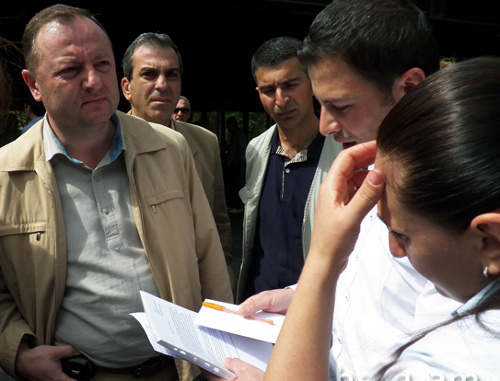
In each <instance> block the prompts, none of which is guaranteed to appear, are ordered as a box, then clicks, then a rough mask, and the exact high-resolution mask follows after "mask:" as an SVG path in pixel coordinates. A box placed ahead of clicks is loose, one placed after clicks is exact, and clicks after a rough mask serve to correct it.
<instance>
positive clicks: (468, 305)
mask: <svg viewBox="0 0 500 381" xmlns="http://www.w3.org/2000/svg"><path fill="white" fill-rule="evenodd" d="M498 290H500V280H496V281H494V282H491V283H490V284H489V285H487V286H486V287H485V288H483V289H482V290H481V291H479V292H478V293H477V294H476V295H474V296H473V297H472V298H470V299H469V300H468V301H467V302H465V304H464V305H462V306H460V307H459V308H457V309H456V310H455V311H454V312H453V313H452V315H453V316H454V317H457V316H463V315H465V314H467V313H468V312H469V311H470V310H471V309H473V308H475V307H477V306H478V305H479V303H480V302H481V300H482V299H483V298H484V297H485V296H486V295H487V294H489V293H491V292H498Z"/></svg>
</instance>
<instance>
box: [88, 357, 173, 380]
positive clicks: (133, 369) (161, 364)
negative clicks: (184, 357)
mask: <svg viewBox="0 0 500 381" xmlns="http://www.w3.org/2000/svg"><path fill="white" fill-rule="evenodd" d="M168 360H170V361H168ZM169 363H173V360H172V358H171V357H167V356H159V357H153V358H151V359H149V360H148V361H146V362H143V363H142V364H139V365H135V366H129V367H126V368H106V367H103V366H98V365H96V371H97V372H103V373H114V374H130V375H132V376H134V377H136V378H141V377H149V376H152V375H154V374H156V373H158V372H159V371H160V370H162V369H163V368H165V366H167V364H169Z"/></svg>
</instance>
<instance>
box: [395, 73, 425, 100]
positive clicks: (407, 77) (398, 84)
mask: <svg viewBox="0 0 500 381" xmlns="http://www.w3.org/2000/svg"><path fill="white" fill-rule="evenodd" d="M424 80H425V73H424V71H423V70H422V69H419V68H418V67H414V68H411V69H410V70H408V71H405V72H404V73H403V74H401V75H400V76H399V77H398V78H396V80H395V81H394V84H393V86H392V96H393V98H394V100H395V101H396V102H399V101H400V100H401V98H403V96H404V95H405V94H407V93H408V92H409V91H410V90H411V89H413V88H414V87H415V86H417V85H418V84H419V83H421V82H423V81H424Z"/></svg>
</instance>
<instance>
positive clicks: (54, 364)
mask: <svg viewBox="0 0 500 381" xmlns="http://www.w3.org/2000/svg"><path fill="white" fill-rule="evenodd" d="M23 44H24V48H25V58H26V70H23V73H22V74H23V77H24V80H25V82H26V84H27V85H28V87H29V89H30V91H31V94H32V95H33V97H34V98H35V99H36V100H37V101H43V103H44V105H45V108H46V110H47V113H46V115H45V117H44V118H43V119H42V120H41V121H40V122H38V123H37V124H35V125H34V126H33V127H32V128H30V129H29V130H28V131H27V132H26V133H25V134H23V135H22V136H21V137H20V138H19V139H17V140H16V141H14V142H12V143H11V144H9V145H7V146H5V147H3V148H2V149H1V150H0V167H1V168H2V170H1V172H0V200H1V202H0V216H1V217H0V366H1V367H2V368H3V369H4V370H5V371H6V372H7V373H9V374H10V375H11V376H15V377H19V378H22V379H28V380H54V379H57V380H61V381H69V380H72V379H74V378H78V379H81V378H80V377H70V376H69V375H67V374H71V375H73V376H74V374H73V373H71V372H70V371H65V372H63V370H64V369H63V366H62V364H63V363H64V362H66V361H67V360H65V359H67V358H69V357H73V356H76V355H80V354H81V355H83V356H84V357H83V358H81V361H85V362H86V363H87V364H89V365H92V364H94V366H95V368H96V370H97V373H96V375H95V377H93V378H92V380H93V381H101V380H104V381H111V380H118V379H119V380H135V379H137V378H138V377H140V378H141V380H150V381H153V380H171V381H174V380H183V381H191V380H193V379H194V378H195V377H196V376H197V375H198V374H199V373H200V371H199V369H198V368H197V367H193V366H192V365H190V364H187V363H184V362H180V361H177V360H176V361H175V364H174V360H173V359H172V358H171V357H167V356H159V354H158V353H156V352H155V351H154V350H153V348H152V347H151V345H150V344H149V341H148V339H147V337H146V335H145V333H144V331H143V330H142V328H141V326H140V325H139V324H138V322H137V321H135V319H134V318H133V317H132V316H130V313H132V312H137V311H142V310H143V308H142V303H141V299H140V294H139V291H140V290H144V291H148V292H150V293H153V294H155V295H158V296H160V297H162V298H164V299H166V300H169V301H171V302H173V303H176V304H178V305H181V306H183V307H185V308H189V309H191V310H194V311H197V310H199V308H200V307H201V303H202V301H203V299H204V298H213V299H220V300H225V301H231V300H232V293H231V286H230V282H229V277H228V274H227V269H226V265H225V260H224V255H223V252H222V247H221V245H220V240H219V238H218V234H217V231H216V227H215V223H214V220H213V217H212V213H211V210H210V207H209V205H208V202H207V199H206V197H205V192H204V191H203V188H202V186H201V183H200V180H199V177H198V175H197V172H196V168H195V166H194V162H193V158H192V155H191V153H190V150H189V147H188V145H187V143H186V140H185V139H184V137H183V136H182V135H180V134H179V133H176V132H175V131H172V130H170V129H166V128H164V127H163V126H159V125H152V124H150V123H148V122H146V121H144V120H142V119H139V118H135V117H132V116H129V115H126V114H123V113H120V112H117V111H116V108H117V106H118V102H119V87H118V83H117V80H116V70H115V61H114V56H113V50H112V47H111V42H110V40H109V37H108V35H107V33H106V32H105V30H104V29H103V27H102V26H101V25H100V24H99V22H98V21H97V20H96V19H95V18H94V17H93V16H92V15H91V14H90V13H88V12H87V11H85V10H83V9H80V8H74V7H70V6H66V5H54V6H51V7H49V8H46V9H45V10H42V11H41V12H39V13H38V14H37V15H35V17H33V18H32V20H31V21H30V22H29V23H28V25H27V26H26V29H25V33H24V36H23ZM65 373H66V374H65Z"/></svg>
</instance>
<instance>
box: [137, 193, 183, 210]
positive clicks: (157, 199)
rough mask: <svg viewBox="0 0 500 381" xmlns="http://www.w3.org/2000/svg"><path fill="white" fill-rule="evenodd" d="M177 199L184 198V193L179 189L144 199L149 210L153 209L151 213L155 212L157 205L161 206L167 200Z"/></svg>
mask: <svg viewBox="0 0 500 381" xmlns="http://www.w3.org/2000/svg"><path fill="white" fill-rule="evenodd" d="M179 198H184V192H182V191H181V190H179V189H174V190H169V191H165V192H161V193H158V194H154V195H152V196H148V197H146V203H147V204H148V206H149V207H150V208H152V209H153V212H156V207H157V206H158V205H161V204H163V203H164V202H167V201H169V200H174V199H179Z"/></svg>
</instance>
